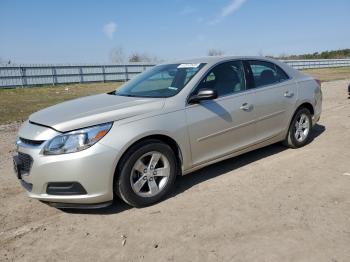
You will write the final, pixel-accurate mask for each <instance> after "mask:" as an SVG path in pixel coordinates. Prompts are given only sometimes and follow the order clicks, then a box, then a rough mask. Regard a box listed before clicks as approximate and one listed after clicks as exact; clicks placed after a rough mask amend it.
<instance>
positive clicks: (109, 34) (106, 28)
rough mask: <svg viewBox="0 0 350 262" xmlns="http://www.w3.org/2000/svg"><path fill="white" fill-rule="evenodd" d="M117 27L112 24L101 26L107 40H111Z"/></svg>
mask: <svg viewBox="0 0 350 262" xmlns="http://www.w3.org/2000/svg"><path fill="white" fill-rule="evenodd" d="M117 28H118V25H117V24H116V23H114V22H110V23H108V24H105V25H104V26H103V29H102V31H103V33H105V35H106V36H107V37H108V38H109V39H113V36H114V33H115V31H117Z"/></svg>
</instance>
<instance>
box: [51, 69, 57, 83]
mask: <svg viewBox="0 0 350 262" xmlns="http://www.w3.org/2000/svg"><path fill="white" fill-rule="evenodd" d="M51 72H52V85H53V86H54V85H56V84H57V72H56V68H55V67H51Z"/></svg>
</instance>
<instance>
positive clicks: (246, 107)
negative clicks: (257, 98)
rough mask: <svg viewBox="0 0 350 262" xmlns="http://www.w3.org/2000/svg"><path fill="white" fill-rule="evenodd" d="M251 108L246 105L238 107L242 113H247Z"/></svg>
mask: <svg viewBox="0 0 350 262" xmlns="http://www.w3.org/2000/svg"><path fill="white" fill-rule="evenodd" d="M251 108H252V106H251V105H249V104H248V103H244V104H242V105H241V106H240V109H242V110H244V111H249V110H250V109H251Z"/></svg>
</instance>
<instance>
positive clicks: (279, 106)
mask: <svg viewBox="0 0 350 262" xmlns="http://www.w3.org/2000/svg"><path fill="white" fill-rule="evenodd" d="M245 66H247V67H250V68H249V71H250V72H251V76H250V77H251V78H252V79H253V82H254V87H255V90H256V102H255V109H256V135H257V140H258V141H263V140H267V139H270V138H273V137H275V136H278V135H280V134H281V133H282V132H283V131H284V130H285V129H286V128H287V127H288V125H289V119H290V116H291V114H293V110H294V105H295V103H296V99H297V87H296V84H295V82H294V81H293V80H291V79H290V77H289V76H288V75H287V74H286V73H285V72H284V71H283V70H282V69H281V68H280V67H279V66H277V65H276V64H274V63H271V62H267V61H260V60H249V61H245Z"/></svg>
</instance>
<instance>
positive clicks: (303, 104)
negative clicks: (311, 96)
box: [284, 101, 315, 137]
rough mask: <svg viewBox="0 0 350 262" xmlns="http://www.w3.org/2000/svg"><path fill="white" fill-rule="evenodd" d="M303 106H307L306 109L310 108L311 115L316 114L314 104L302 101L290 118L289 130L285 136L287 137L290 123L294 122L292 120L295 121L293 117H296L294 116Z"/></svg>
mask: <svg viewBox="0 0 350 262" xmlns="http://www.w3.org/2000/svg"><path fill="white" fill-rule="evenodd" d="M301 108H306V109H308V110H309V111H310V113H311V116H313V115H314V114H315V110H314V107H313V105H312V104H311V103H310V102H308V101H304V102H302V103H301V104H300V105H299V106H298V107H297V108H296V109H295V110H294V113H293V115H292V117H291V118H290V119H289V124H288V128H287V130H286V132H285V135H284V137H286V136H287V135H288V130H289V128H290V125H291V124H292V121H293V119H294V116H295V114H296V113H297V112H298V111H299V110H300V109H301Z"/></svg>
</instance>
